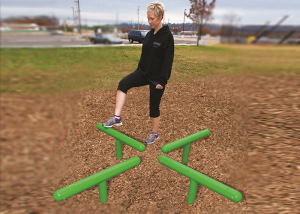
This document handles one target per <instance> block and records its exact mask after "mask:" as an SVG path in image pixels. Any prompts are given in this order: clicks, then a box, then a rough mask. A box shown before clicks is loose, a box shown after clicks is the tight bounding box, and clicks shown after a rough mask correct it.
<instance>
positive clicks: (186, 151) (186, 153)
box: [182, 143, 191, 165]
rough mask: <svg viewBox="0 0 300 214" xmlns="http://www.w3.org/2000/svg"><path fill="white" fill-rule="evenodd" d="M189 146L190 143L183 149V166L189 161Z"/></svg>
mask: <svg viewBox="0 0 300 214" xmlns="http://www.w3.org/2000/svg"><path fill="white" fill-rule="evenodd" d="M190 146H191V143H188V144H186V145H185V146H184V147H183V153H182V162H183V164H184V165H187V162H188V159H189V152H190Z"/></svg>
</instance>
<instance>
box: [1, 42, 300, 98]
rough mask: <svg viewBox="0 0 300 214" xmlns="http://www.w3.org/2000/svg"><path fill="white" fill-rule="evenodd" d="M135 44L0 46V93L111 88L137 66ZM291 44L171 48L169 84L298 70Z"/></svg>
mask: <svg viewBox="0 0 300 214" xmlns="http://www.w3.org/2000/svg"><path fill="white" fill-rule="evenodd" d="M140 55H141V47H140V46H138V47H134V46H122V47H92V48H53V49H49V48H44V49H31V48H20V49H1V93H22V94H35V93H58V92H65V91H70V90H82V89H87V88H89V89H91V88H92V89H93V88H95V89H96V88H110V87H112V88H115V87H117V85H118V82H119V81H120V80H121V78H123V77H124V76H126V75H128V74H129V73H131V72H133V71H134V70H135V69H136V68H137V65H138V62H139V58H140ZM299 56H300V48H299V47H297V46H293V47H289V46H246V45H243V46H222V45H220V46H198V47H197V46H175V56H174V63H173V70H172V75H171V79H170V82H173V81H181V82H182V81H195V80H197V78H201V77H203V76H207V75H215V74H243V73H255V74H285V75H289V74H296V73H297V74H299V72H300V57H299Z"/></svg>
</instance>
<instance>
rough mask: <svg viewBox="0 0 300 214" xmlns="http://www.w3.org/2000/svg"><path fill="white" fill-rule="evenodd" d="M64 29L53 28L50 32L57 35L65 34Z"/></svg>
mask: <svg viewBox="0 0 300 214" xmlns="http://www.w3.org/2000/svg"><path fill="white" fill-rule="evenodd" d="M63 33H64V32H63V31H61V30H53V31H51V32H50V34H51V35H53V36H55V35H63Z"/></svg>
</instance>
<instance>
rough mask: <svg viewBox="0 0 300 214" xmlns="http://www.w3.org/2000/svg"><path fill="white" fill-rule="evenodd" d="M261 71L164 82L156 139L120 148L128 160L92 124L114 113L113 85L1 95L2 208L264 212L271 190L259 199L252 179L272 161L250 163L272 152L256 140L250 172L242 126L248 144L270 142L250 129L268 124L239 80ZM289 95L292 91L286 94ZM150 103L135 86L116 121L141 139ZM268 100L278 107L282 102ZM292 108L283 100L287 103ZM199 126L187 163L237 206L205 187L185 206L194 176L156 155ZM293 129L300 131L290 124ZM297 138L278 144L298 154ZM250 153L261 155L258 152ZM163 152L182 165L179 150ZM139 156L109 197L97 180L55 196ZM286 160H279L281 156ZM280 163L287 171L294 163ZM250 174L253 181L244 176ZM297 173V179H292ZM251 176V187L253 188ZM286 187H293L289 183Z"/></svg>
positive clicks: (116, 179) (112, 183)
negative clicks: (205, 133)
mask: <svg viewBox="0 0 300 214" xmlns="http://www.w3.org/2000/svg"><path fill="white" fill-rule="evenodd" d="M257 78H258V77H251V78H248V80H247V81H246V82H244V81H243V80H245V78H242V77H238V76H214V77H210V78H207V79H203V81H201V82H197V83H190V84H184V83H172V84H168V85H167V88H166V91H165V94H164V96H163V99H162V103H161V127H160V130H159V136H160V140H158V141H157V142H156V143H155V144H153V145H146V150H145V151H144V152H138V151H136V150H134V149H132V148H131V147H129V146H127V145H124V146H123V160H118V159H117V158H116V154H115V141H114V139H113V138H112V137H110V136H108V135H106V134H105V133H102V132H100V131H99V130H97V129H96V124H97V123H99V122H102V123H103V122H105V121H106V120H107V119H109V118H110V117H111V116H112V114H113V112H114V105H115V93H116V91H115V90H96V91H89V92H87V93H85V94H80V95H66V96H56V97H48V96H43V97H8V96H2V97H1V213H45V212H47V213H95V212H97V213H99V212H104V213H138V212H139V213H200V212H203V213H224V212H227V213H244V212H246V208H247V206H246V205H247V203H248V204H249V205H250V206H249V211H250V210H251V207H253V206H258V207H259V209H255V211H258V212H259V210H260V209H261V210H263V209H265V208H266V207H265V205H266V204H267V202H265V203H264V202H262V201H265V200H268V198H267V197H268V196H265V195H261V194H260V197H256V196H257V194H256V193H257V191H260V192H263V189H260V188H259V186H260V184H256V182H257V180H255V179H257V177H258V175H260V173H259V172H260V171H261V170H264V169H265V171H266V172H265V173H267V172H268V168H269V165H268V164H265V165H264V164H261V166H260V167H262V168H260V169H259V171H257V170H255V169H257V168H253V167H252V165H254V166H257V165H255V163H256V162H255V161H256V160H259V158H263V156H264V155H265V154H266V152H268V150H264V151H263V152H262V153H261V154H262V156H260V155H259V154H260V153H259V152H261V151H260V150H257V149H256V147H253V146H250V149H251V151H250V157H255V158H254V159H251V158H250V159H249V160H250V162H249V165H248V168H249V169H250V170H252V171H251V173H252V174H251V176H249V174H248V173H246V161H247V130H246V125H248V132H249V133H250V134H249V142H250V143H251V142H255V145H259V144H260V143H262V142H264V141H261V140H260V139H258V138H257V134H258V133H261V132H260V131H258V132H256V131H255V128H253V126H255V127H259V126H263V122H262V121H260V119H259V118H260V116H259V115H256V114H259V113H260V112H257V110H258V109H259V108H252V107H251V105H249V114H247V103H248V102H249V103H250V104H251V103H253V102H254V101H253V100H255V99H256V98H257V97H258V96H250V99H248V100H247V97H246V94H245V88H244V87H243V86H245V84H246V85H249V84H250V85H252V84H253V82H255V81H256V79H257ZM274 78H276V77H274ZM267 80H268V81H265V82H264V84H265V87H268V86H267V85H268V84H269V87H271V85H272V84H273V81H274V80H272V81H269V79H268V78H267ZM275 80H276V79H275ZM280 80H282V81H281V84H286V85H287V86H291V87H288V88H289V89H290V92H288V89H287V93H288V94H289V93H295V90H293V89H294V88H293V87H292V86H295V85H290V84H291V81H292V82H293V83H294V84H296V80H297V79H295V78H291V79H288V78H286V77H283V78H280ZM251 81H252V82H251ZM287 81H288V82H287ZM298 82H299V78H298ZM281 86H283V85H281ZM298 88H299V87H298ZM252 89H253V90H254V91H252V95H253V94H254V92H257V93H259V94H260V96H262V97H263V96H268V95H267V91H265V90H260V88H255V87H253V88H252ZM275 89H276V88H275ZM264 91H265V92H266V93H265V94H264V93H263V92H264ZM298 92H299V91H298ZM298 92H296V93H298ZM283 95H284V96H285V97H286V93H283ZM148 100H149V88H148V87H141V88H136V89H132V90H131V91H129V94H128V96H127V100H126V104H125V106H124V108H123V113H122V121H123V123H124V125H123V126H121V127H117V128H116V129H117V130H118V131H120V132H122V133H124V134H126V135H128V136H130V137H132V138H134V139H136V140H138V141H140V142H142V143H143V142H144V141H145V139H146V138H147V136H148V134H149V133H150V132H151V121H150V120H149V116H148V115H149V102H148ZM266 102H268V101H266ZM298 103H299V102H298ZM272 105H274V106H278V103H276V102H274V104H273V103H272ZM272 105H271V106H269V107H270V108H271V107H272ZM289 107H290V106H289V105H283V107H282V108H283V109H285V108H289ZM285 110H286V109H285ZM296 111H299V105H298V104H296V108H295V109H294V111H292V112H293V113H295V112H296ZM248 115H249V116H248ZM255 115H256V116H255ZM247 117H248V121H247V120H246V119H247ZM291 119H293V120H294V122H295V120H296V118H295V117H293V118H291ZM246 121H247V123H248V124H246ZM284 121H285V120H284ZM284 121H282V122H283V123H284ZM293 124H295V125H296V123H293ZM297 127H298V128H299V126H297V125H296V129H295V130H297ZM203 129H209V130H210V131H211V134H210V136H209V137H207V138H205V139H202V140H198V141H196V142H194V143H192V145H191V150H190V155H189V160H188V166H189V167H191V168H193V169H195V170H197V171H199V172H201V173H203V174H206V175H208V176H210V177H212V178H214V179H216V180H218V181H220V182H222V183H224V184H226V185H228V186H230V187H232V188H234V189H236V190H238V191H240V192H241V193H242V194H243V200H242V201H241V202H240V203H234V202H232V201H230V200H228V199H227V198H224V197H223V196H221V195H219V194H217V193H215V192H213V191H211V190H209V189H207V188H205V187H203V186H200V185H199V187H198V191H197V197H196V201H195V203H194V204H191V205H189V206H187V205H186V200H187V194H188V188H189V179H188V178H186V177H185V176H183V175H180V174H179V173H177V172H175V171H173V170H171V169H168V168H167V167H165V166H163V165H161V164H160V163H159V162H158V160H157V158H158V157H159V155H161V154H164V153H162V151H161V147H162V146H163V145H165V144H166V143H169V142H173V141H174V140H177V139H180V138H183V137H185V136H188V135H190V134H193V133H195V132H198V131H201V130H203ZM298 133H299V131H298ZM289 135H291V136H297V135H295V133H294V132H293V131H291V132H289ZM274 136H276V135H274ZM277 136H278V135H277ZM276 139H277V140H278V142H282V141H280V138H276ZM292 139H296V138H295V137H294V138H292ZM298 139H299V137H298ZM289 142H294V141H292V140H291V141H289ZM292 145H293V144H292ZM292 145H287V144H285V143H283V144H280V143H279V144H277V147H276V148H278V146H279V147H281V146H282V148H280V149H285V151H286V152H287V153H288V157H294V156H293V154H296V153H295V152H296V151H295V148H293V147H292ZM286 146H291V147H288V148H289V149H290V150H289V149H288V150H286ZM253 152H256V154H257V155H256V156H253V154H255V153H253ZM289 152H294V153H291V154H290V153H289ZM273 153H274V152H273ZM165 155H167V156H168V157H170V158H173V159H175V160H177V161H179V162H181V157H182V148H181V149H178V150H175V151H173V152H170V153H168V154H165ZM276 155H277V156H280V153H276ZM134 156H138V157H140V158H141V164H140V165H138V166H137V167H135V168H133V169H130V170H128V171H126V172H124V173H122V174H120V175H117V176H115V177H113V178H111V179H109V180H108V182H107V186H108V202H107V203H106V204H101V203H100V202H99V193H98V187H97V186H95V187H92V188H90V189H88V190H86V191H83V192H82V193H79V194H77V195H75V196H73V197H71V198H69V199H66V200H64V201H62V202H56V201H54V199H53V197H52V195H53V192H54V191H55V190H57V189H59V188H62V187H64V186H66V185H69V184H71V183H73V182H76V181H78V180H81V179H83V178H85V177H87V176H90V175H92V174H94V173H96V172H99V171H101V170H103V169H105V168H108V167H110V166H113V165H115V164H117V163H120V162H122V161H124V160H127V159H129V158H131V157H134ZM266 157H267V158H269V156H266ZM285 157H287V155H286V154H285ZM294 160H295V161H296V160H297V161H299V159H293V161H294ZM253 161H254V162H255V163H254V162H253ZM289 161H290V159H281V162H280V163H287V162H289ZM264 163H267V162H266V161H264ZM249 166H250V167H249ZM284 166H286V167H287V168H284V169H285V170H289V169H290V168H288V166H287V165H284ZM293 166H294V165H293ZM298 166H299V164H298ZM291 170H294V168H293V167H292V168H291ZM298 170H299V169H298ZM284 172H287V171H284ZM294 172H295V173H296V172H298V173H299V171H297V170H296V171H294ZM270 173H271V172H270ZM282 173H283V172H282ZM283 174H284V173H283ZM271 175H272V174H270V176H271ZM246 176H247V177H250V178H249V179H248V180H246ZM251 178H253V179H251ZM293 178H294V180H293V181H296V180H297V177H296V176H295V177H293ZM282 181H284V179H283V180H282ZM246 182H249V183H250V184H251V182H252V184H253V185H250V186H248V189H247V187H246ZM253 182H254V183H253ZM262 183H263V182H262ZM254 184H255V185H254ZM253 186H254V187H253ZM290 187H291V188H292V187H294V186H293V184H291V186H290ZM270 188H271V187H270ZM296 188H298V187H296ZM279 189H280V188H279ZM288 191H289V190H288V189H287V190H286V192H288ZM250 200H251V202H250ZM298 201H299V200H298ZM260 202H262V203H260ZM286 202H289V204H290V203H294V205H296V203H297V202H293V201H292V200H287V201H284V204H281V200H280V198H279V199H278V200H277V201H276V203H277V205H278V206H279V207H281V208H282V207H290V206H285V203H286ZM278 206H277V208H278ZM275 209H276V206H275ZM282 209H283V208H282ZM253 210H254V209H252V210H251V212H252V211H253ZM269 210H270V209H269ZM290 210H295V209H293V208H292V207H291V208H290Z"/></svg>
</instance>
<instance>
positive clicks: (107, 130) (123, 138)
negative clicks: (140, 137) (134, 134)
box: [97, 123, 146, 152]
mask: <svg viewBox="0 0 300 214" xmlns="http://www.w3.org/2000/svg"><path fill="white" fill-rule="evenodd" d="M97 129H99V130H100V131H103V132H105V133H106V134H108V135H110V136H112V137H114V138H115V139H118V140H119V141H121V142H122V143H125V144H127V145H128V146H131V147H132V148H134V149H136V150H138V151H140V152H142V151H144V150H145V149H146V147H145V145H144V144H142V143H140V142H138V141H136V140H134V139H132V138H130V137H128V136H126V135H124V134H122V133H120V132H118V131H116V130H114V129H112V128H105V127H103V126H102V123H98V124H97Z"/></svg>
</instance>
